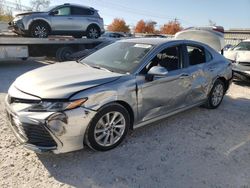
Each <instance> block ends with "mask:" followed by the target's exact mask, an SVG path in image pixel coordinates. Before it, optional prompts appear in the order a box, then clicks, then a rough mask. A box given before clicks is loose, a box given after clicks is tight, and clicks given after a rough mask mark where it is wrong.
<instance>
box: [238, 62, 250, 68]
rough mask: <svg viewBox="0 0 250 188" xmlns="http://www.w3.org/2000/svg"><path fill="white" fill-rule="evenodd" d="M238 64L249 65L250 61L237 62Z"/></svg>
mask: <svg viewBox="0 0 250 188" xmlns="http://www.w3.org/2000/svg"><path fill="white" fill-rule="evenodd" d="M239 64H240V65H243V66H248V67H250V62H239Z"/></svg>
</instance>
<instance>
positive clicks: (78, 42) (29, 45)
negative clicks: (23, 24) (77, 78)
mask: <svg viewBox="0 0 250 188" xmlns="http://www.w3.org/2000/svg"><path fill="white" fill-rule="evenodd" d="M105 40H106V39H87V38H81V39H75V38H71V37H61V36H60V37H57V36H55V37H50V38H24V37H19V36H13V35H12V36H6V35H3V36H1V35H0V60H7V59H23V60H25V59H27V58H28V57H41V56H47V57H55V58H56V59H57V60H58V61H66V60H68V58H69V56H70V55H71V54H72V53H74V52H77V51H80V50H83V49H91V48H94V47H95V46H97V45H98V44H100V43H102V42H104V41H105Z"/></svg>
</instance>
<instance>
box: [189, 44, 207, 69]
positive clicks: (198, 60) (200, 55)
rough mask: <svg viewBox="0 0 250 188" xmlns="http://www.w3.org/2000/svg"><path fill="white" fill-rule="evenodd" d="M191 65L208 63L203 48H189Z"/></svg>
mask: <svg viewBox="0 0 250 188" xmlns="http://www.w3.org/2000/svg"><path fill="white" fill-rule="evenodd" d="M187 52H188V57H189V65H198V64H202V63H205V62H206V55H205V51H204V49H203V48H202V47H197V46H187Z"/></svg>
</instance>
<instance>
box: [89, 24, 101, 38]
mask: <svg viewBox="0 0 250 188" xmlns="http://www.w3.org/2000/svg"><path fill="white" fill-rule="evenodd" d="M100 35H101V32H100V29H99V28H98V27H97V26H95V25H90V26H89V27H88V29H87V31H86V37H87V38H89V39H97V38H99V37H100Z"/></svg>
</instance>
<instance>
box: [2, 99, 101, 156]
mask: <svg viewBox="0 0 250 188" xmlns="http://www.w3.org/2000/svg"><path fill="white" fill-rule="evenodd" d="M5 104H6V113H7V117H8V120H9V126H10V128H11V130H12V131H13V132H14V134H15V136H16V138H17V139H18V141H19V142H20V143H21V144H23V145H24V146H25V147H26V148H28V149H31V150H33V151H35V152H38V153H44V152H53V153H55V154H59V153H65V152H70V151H75V150H79V149H82V148H83V147H84V135H85V131H86V129H87V127H88V125H89V123H90V121H91V119H92V118H93V117H94V116H95V114H96V112H95V111H92V110H89V109H86V108H84V107H79V108H76V109H73V110H68V111H64V112H29V111H25V110H23V109H24V108H26V109H27V107H24V106H25V104H21V103H20V104H9V102H8V99H7V97H6V101H5ZM15 105H16V106H15ZM22 105H23V107H21V106H22ZM26 106H27V104H26ZM20 109H22V110H20Z"/></svg>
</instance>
